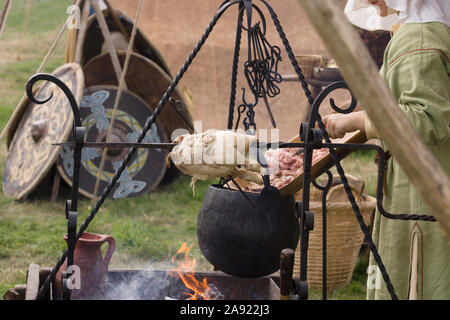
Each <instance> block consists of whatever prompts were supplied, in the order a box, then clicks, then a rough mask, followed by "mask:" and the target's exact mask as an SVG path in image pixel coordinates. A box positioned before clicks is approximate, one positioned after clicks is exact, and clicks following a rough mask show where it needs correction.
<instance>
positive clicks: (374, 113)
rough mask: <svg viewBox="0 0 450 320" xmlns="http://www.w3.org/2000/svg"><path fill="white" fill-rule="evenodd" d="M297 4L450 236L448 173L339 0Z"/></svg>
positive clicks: (300, 2)
mask: <svg viewBox="0 0 450 320" xmlns="http://www.w3.org/2000/svg"><path fill="white" fill-rule="evenodd" d="M297 2H298V3H299V4H300V5H301V6H302V7H303V9H304V10H305V12H306V13H307V14H308V16H309V18H310V21H311V23H312V24H313V25H314V27H315V29H316V30H317V32H318V33H319V35H320V36H321V37H322V40H323V42H324V44H325V45H326V47H327V48H328V50H329V52H330V53H331V54H332V55H333V58H334V59H335V60H336V62H337V63H338V65H339V68H340V71H341V72H342V75H343V77H344V79H345V81H346V82H347V84H348V86H349V88H350V89H351V91H352V93H353V94H354V95H355V97H356V98H357V99H358V100H359V102H360V104H361V105H362V106H363V108H364V109H365V110H366V112H367V114H368V116H369V118H370V119H371V120H372V122H373V123H374V125H375V127H376V128H377V130H378V132H379V134H380V138H381V139H382V140H383V141H384V142H385V143H386V144H387V146H388V147H389V150H390V152H391V153H392V155H393V156H394V157H395V159H396V160H397V161H398V162H399V164H400V165H401V167H402V168H403V170H404V171H405V173H406V174H407V176H408V178H409V180H410V181H411V183H412V184H413V185H414V186H415V187H416V189H417V191H418V192H419V193H420V195H421V196H422V198H423V199H424V201H425V202H426V203H427V205H428V207H429V208H430V209H431V210H432V211H433V213H434V216H435V217H436V219H437V220H438V221H439V224H440V226H441V229H442V231H443V232H444V234H445V235H446V237H447V238H448V239H450V181H449V177H448V175H447V173H446V172H445V171H444V170H443V169H442V167H441V166H440V164H439V163H438V161H437V160H436V158H435V157H434V156H433V155H432V153H431V152H430V150H429V149H428V148H427V146H426V145H425V144H424V142H423V141H422V139H421V138H420V136H419V135H418V134H417V132H416V130H415V129H414V128H413V127H412V125H411V123H410V122H409V121H408V119H407V117H406V116H405V114H404V113H403V111H402V110H401V109H400V108H399V107H398V103H397V101H395V99H394V98H393V97H392V94H391V92H390V91H389V88H388V87H387V86H386V84H385V83H384V81H383V80H382V79H381V77H380V76H379V74H378V69H377V67H376V65H375V63H374V61H373V60H372V58H371V56H370V54H369V52H368V50H367V48H366V47H365V46H364V44H363V42H362V41H361V39H360V37H359V35H358V33H357V32H356V31H355V30H354V28H353V27H352V26H351V24H350V23H349V22H348V21H347V19H346V17H345V15H344V13H343V11H342V9H341V8H340V7H339V6H338V4H337V3H335V1H329V0H297Z"/></svg>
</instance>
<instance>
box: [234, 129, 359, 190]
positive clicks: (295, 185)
mask: <svg viewBox="0 0 450 320" xmlns="http://www.w3.org/2000/svg"><path fill="white" fill-rule="evenodd" d="M289 142H300V138H299V137H298V136H295V137H294V138H292V139H291V140H289ZM331 142H332V143H364V142H366V135H365V134H364V133H361V132H360V131H355V132H352V133H347V134H346V135H345V136H344V137H343V138H340V139H331ZM335 150H336V154H337V156H338V159H339V160H342V159H344V158H345V157H346V156H348V155H349V154H350V153H352V152H353V151H355V150H351V149H335ZM333 165H334V164H333V159H332V158H331V155H330V154H329V153H327V154H325V155H324V156H323V157H322V158H320V159H319V160H317V161H316V162H314V163H313V165H312V168H311V181H314V179H316V178H317V177H319V176H320V175H322V174H323V173H324V172H325V171H326V170H327V169H330V168H331V167H332V166H333ZM235 181H236V182H237V183H238V184H239V186H240V187H241V188H242V189H244V191H245V190H246V189H247V188H249V189H252V188H251V185H253V186H254V184H251V183H249V182H247V181H245V180H242V179H240V178H235ZM228 185H229V186H230V187H231V188H232V189H237V187H236V186H235V185H234V183H233V182H229V184H228ZM262 187H263V186H261V188H262ZM302 188H303V172H302V173H301V174H299V175H298V176H296V177H295V179H294V180H292V181H291V182H290V183H289V184H287V185H286V186H284V187H283V188H281V189H280V195H281V196H289V195H293V194H295V193H297V192H298V191H299V190H301V189H302ZM255 192H257V191H255Z"/></svg>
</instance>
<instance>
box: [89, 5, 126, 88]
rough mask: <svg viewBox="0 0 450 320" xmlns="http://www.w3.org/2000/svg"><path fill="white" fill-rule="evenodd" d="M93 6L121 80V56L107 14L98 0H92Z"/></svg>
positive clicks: (117, 75) (118, 80)
mask: <svg viewBox="0 0 450 320" xmlns="http://www.w3.org/2000/svg"><path fill="white" fill-rule="evenodd" d="M91 5H92V8H93V9H94V12H95V17H96V19H97V21H98V25H99V26H100V31H101V32H102V35H103V38H105V43H106V48H107V50H108V52H109V55H110V56H111V61H112V65H113V68H114V72H115V74H116V78H117V83H119V82H120V76H121V74H122V67H121V65H120V61H119V57H118V56H117V51H116V48H115V47H114V43H113V41H112V38H111V33H110V32H109V28H108V24H107V23H106V19H105V16H104V15H103V12H102V10H101V9H100V6H99V4H98V0H91ZM124 86H125V89H127V86H126V82H125V83H124Z"/></svg>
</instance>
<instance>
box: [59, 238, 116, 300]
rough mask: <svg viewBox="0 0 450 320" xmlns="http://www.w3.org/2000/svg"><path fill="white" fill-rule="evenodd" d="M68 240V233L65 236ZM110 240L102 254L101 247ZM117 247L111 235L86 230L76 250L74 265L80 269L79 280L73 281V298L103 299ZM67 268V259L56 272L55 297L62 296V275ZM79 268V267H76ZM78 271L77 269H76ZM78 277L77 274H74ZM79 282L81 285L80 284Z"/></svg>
mask: <svg viewBox="0 0 450 320" xmlns="http://www.w3.org/2000/svg"><path fill="white" fill-rule="evenodd" d="M64 240H66V242H67V234H66V235H65V236H64ZM105 242H108V244H109V246H108V249H107V251H106V254H105V256H104V257H103V256H102V251H101V247H102V245H103V244H104V243H105ZM115 248H116V241H115V239H114V238H113V237H112V236H110V235H103V234H96V233H89V232H84V233H83V234H82V236H81V237H80V239H78V241H77V243H76V245H75V250H74V266H76V267H78V268H79V269H78V270H79V278H78V280H79V283H77V281H78V280H75V281H74V282H73V284H74V286H73V289H72V294H71V299H72V300H89V299H102V298H104V295H105V290H106V277H107V275H108V265H109V262H110V260H111V256H112V254H113V252H114V250H115ZM66 270H67V259H66V261H64V263H63V265H62V266H61V268H60V269H59V271H58V273H57V274H56V277H55V281H54V285H55V287H54V289H55V291H54V292H55V298H56V299H61V298H62V288H61V275H62V272H63V271H66ZM75 270H77V269H75ZM75 272H76V271H75ZM74 278H75V279H77V276H76V275H75V276H74ZM78 284H79V286H78Z"/></svg>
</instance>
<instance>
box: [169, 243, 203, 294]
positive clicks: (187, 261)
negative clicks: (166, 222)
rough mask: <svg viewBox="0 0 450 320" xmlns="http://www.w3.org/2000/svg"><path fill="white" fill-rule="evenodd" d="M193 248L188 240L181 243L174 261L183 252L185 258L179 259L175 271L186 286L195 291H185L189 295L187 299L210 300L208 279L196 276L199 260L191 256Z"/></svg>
mask: <svg viewBox="0 0 450 320" xmlns="http://www.w3.org/2000/svg"><path fill="white" fill-rule="evenodd" d="M191 248H192V245H190V246H188V245H187V244H186V242H184V243H183V244H182V245H181V247H180V249H178V251H177V252H176V253H175V256H173V257H172V262H175V257H176V256H178V255H181V254H184V259H182V260H180V261H179V265H178V267H177V268H176V269H175V270H173V271H175V272H176V274H178V276H179V277H180V279H181V281H183V284H184V285H185V287H186V288H187V289H190V290H191V291H192V292H193V293H190V292H184V294H186V295H187V296H188V299H187V300H209V299H210V298H211V297H210V291H211V288H210V286H209V284H208V280H207V279H206V278H203V279H202V280H201V281H198V280H197V279H196V278H195V276H194V275H195V267H196V265H197V261H196V260H195V258H192V259H191V258H190V257H189V252H190V251H191Z"/></svg>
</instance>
